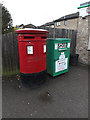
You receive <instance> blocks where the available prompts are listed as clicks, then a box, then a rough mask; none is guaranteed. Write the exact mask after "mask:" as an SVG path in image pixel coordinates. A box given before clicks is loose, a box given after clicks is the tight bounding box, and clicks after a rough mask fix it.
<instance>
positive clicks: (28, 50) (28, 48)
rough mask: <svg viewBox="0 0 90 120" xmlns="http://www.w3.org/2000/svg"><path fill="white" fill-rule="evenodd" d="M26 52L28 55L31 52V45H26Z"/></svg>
mask: <svg viewBox="0 0 90 120" xmlns="http://www.w3.org/2000/svg"><path fill="white" fill-rule="evenodd" d="M27 54H29V55H32V54H33V46H32V45H28V46H27Z"/></svg>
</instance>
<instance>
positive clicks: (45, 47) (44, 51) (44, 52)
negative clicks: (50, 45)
mask: <svg viewBox="0 0 90 120" xmlns="http://www.w3.org/2000/svg"><path fill="white" fill-rule="evenodd" d="M45 52H46V45H44V53H45Z"/></svg>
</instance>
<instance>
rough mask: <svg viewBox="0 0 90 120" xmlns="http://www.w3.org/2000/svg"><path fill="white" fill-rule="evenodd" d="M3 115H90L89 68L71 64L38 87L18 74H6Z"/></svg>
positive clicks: (17, 116)
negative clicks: (89, 100)
mask: <svg viewBox="0 0 90 120" xmlns="http://www.w3.org/2000/svg"><path fill="white" fill-rule="evenodd" d="M2 93H3V97H2V100H3V104H2V105H3V107H2V108H3V109H2V110H3V118H88V68H87V66H82V65H78V66H70V69H69V72H68V73H65V74H62V75H60V76H57V77H55V78H52V77H51V76H49V75H47V80H46V82H45V83H44V84H42V85H40V86H39V87H36V88H30V87H29V86H27V87H25V86H23V85H21V82H20V80H17V78H16V77H15V76H14V77H11V78H8V79H7V78H3V91H2Z"/></svg>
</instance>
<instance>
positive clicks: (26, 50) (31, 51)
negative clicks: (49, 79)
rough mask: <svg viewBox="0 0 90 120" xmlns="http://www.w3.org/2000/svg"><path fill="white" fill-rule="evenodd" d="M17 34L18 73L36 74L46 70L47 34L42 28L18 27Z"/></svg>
mask: <svg viewBox="0 0 90 120" xmlns="http://www.w3.org/2000/svg"><path fill="white" fill-rule="evenodd" d="M15 33H17V34H18V47H19V64H20V73H21V75H24V76H28V75H30V76H33V75H34V76H37V75H39V74H40V73H41V74H42V73H44V72H45V71H46V53H47V36H46V33H49V32H48V31H46V30H42V29H19V30H16V31H15Z"/></svg>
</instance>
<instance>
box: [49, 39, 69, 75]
mask: <svg viewBox="0 0 90 120" xmlns="http://www.w3.org/2000/svg"><path fill="white" fill-rule="evenodd" d="M70 45H71V39H68V38H47V72H48V73H49V74H50V75H52V76H57V75H60V74H62V73H65V72H68V70H69V58H70Z"/></svg>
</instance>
